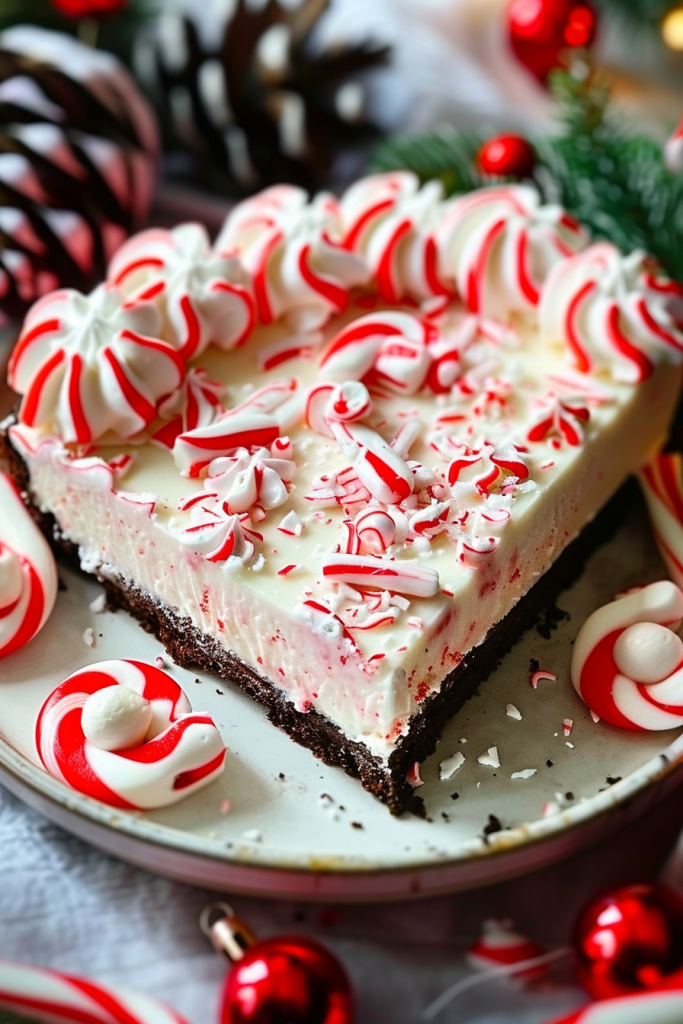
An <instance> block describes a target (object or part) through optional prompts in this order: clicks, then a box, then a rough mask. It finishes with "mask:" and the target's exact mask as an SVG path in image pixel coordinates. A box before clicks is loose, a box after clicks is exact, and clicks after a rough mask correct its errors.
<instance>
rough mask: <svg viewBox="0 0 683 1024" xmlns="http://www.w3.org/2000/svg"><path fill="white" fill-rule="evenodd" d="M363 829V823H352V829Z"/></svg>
mask: <svg viewBox="0 0 683 1024" xmlns="http://www.w3.org/2000/svg"><path fill="white" fill-rule="evenodd" d="M362 827H363V826H362V825H361V823H360V822H359V821H352V822H351V828H362Z"/></svg>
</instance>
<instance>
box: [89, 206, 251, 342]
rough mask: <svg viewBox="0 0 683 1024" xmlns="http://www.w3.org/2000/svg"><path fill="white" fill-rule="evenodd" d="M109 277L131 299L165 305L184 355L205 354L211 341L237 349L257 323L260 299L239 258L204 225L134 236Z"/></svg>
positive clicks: (165, 318) (165, 310)
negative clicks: (221, 249) (223, 252)
mask: <svg viewBox="0 0 683 1024" xmlns="http://www.w3.org/2000/svg"><path fill="white" fill-rule="evenodd" d="M108 280H109V282H110V283H111V284H112V285H113V287H115V288H119V289H121V291H122V292H123V293H124V294H125V295H126V296H127V298H128V301H129V303H132V304H134V303H136V302H138V301H145V302H147V301H154V302H155V303H157V304H158V305H159V308H160V309H161V310H162V312H163V315H164V320H165V322H166V323H167V324H168V326H169V328H170V331H169V335H170V337H172V339H173V344H174V345H175V347H176V348H177V349H178V350H179V352H180V354H181V355H182V357H183V359H193V358H194V357H195V356H199V355H201V353H202V352H203V351H204V350H205V349H206V348H207V346H208V345H209V344H210V343H211V342H213V343H214V344H215V345H218V347H219V348H222V349H225V350H229V349H233V348H236V347H237V346H239V345H242V344H244V342H245V341H246V340H247V338H248V337H249V335H250V333H251V330H252V328H253V326H254V303H253V300H252V297H251V294H250V292H249V289H248V287H246V284H247V278H246V275H245V273H244V271H243V270H242V268H241V266H240V263H239V261H238V260H237V259H236V258H235V257H227V256H218V255H217V254H216V253H215V252H213V251H212V249H211V243H210V241H209V236H208V233H207V231H206V228H205V227H203V225H201V224H180V225H179V226H178V227H176V228H174V229H173V230H172V231H164V230H163V229H161V228H150V229H149V230H148V231H143V232H141V233H140V234H139V235H135V236H133V237H132V238H129V239H128V241H127V242H124V244H123V245H122V246H121V248H120V249H119V250H118V252H117V253H116V255H115V256H114V258H113V260H112V261H111V264H110V266H109V272H108Z"/></svg>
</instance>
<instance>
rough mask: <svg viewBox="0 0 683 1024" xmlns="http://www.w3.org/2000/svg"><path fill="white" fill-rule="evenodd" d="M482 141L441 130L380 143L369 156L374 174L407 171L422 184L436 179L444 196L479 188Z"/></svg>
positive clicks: (469, 133) (456, 131)
mask: <svg viewBox="0 0 683 1024" xmlns="http://www.w3.org/2000/svg"><path fill="white" fill-rule="evenodd" d="M481 141H482V140H481V138H480V136H478V135H477V134H476V133H475V132H464V131H458V130H457V129H455V128H450V127H443V128H439V129H436V130H435V131H434V132H426V133H424V134H422V135H412V136H403V137H401V136H399V137H397V138H394V139H386V140H384V141H382V142H381V143H380V144H379V145H378V146H377V148H376V149H375V152H374V154H373V157H372V161H371V170H373V171H376V172H383V171H393V170H399V169H403V168H405V169H408V170H411V171H413V172H414V173H415V174H417V176H418V177H419V178H420V180H421V181H427V180H429V179H431V178H439V179H440V180H441V182H442V183H443V186H444V190H445V192H446V195H453V194H454V193H457V192H469V191H470V190H471V189H473V188H479V186H480V185H481V184H482V176H481V174H480V173H479V171H478V170H477V168H476V154H477V151H478V150H479V147H480V146H481Z"/></svg>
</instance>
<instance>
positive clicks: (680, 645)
mask: <svg viewBox="0 0 683 1024" xmlns="http://www.w3.org/2000/svg"><path fill="white" fill-rule="evenodd" d="M614 660H615V662H616V665H617V668H618V669H619V671H620V672H621V673H623V675H625V676H628V678H629V679H633V681H634V682H636V683H660V682H661V681H662V680H663V679H666V678H667V676H670V675H671V673H672V672H673V671H674V669H675V668H677V667H678V665H680V663H681V662H682V661H683V641H681V638H680V637H678V636H676V634H675V633H673V632H672V631H671V630H670V629H668V628H667V627H666V626H660V625H658V624H657V623H656V622H636V623H635V625H633V626H629V627H628V629H625V630H624V632H623V633H622V634H621V636H620V637H619V639H618V640H617V642H616V643H615V645H614Z"/></svg>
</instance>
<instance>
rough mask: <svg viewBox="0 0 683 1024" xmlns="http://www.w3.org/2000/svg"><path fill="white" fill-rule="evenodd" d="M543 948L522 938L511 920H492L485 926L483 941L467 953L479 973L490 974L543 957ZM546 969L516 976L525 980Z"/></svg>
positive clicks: (485, 922)
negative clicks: (493, 968) (498, 967)
mask: <svg viewBox="0 0 683 1024" xmlns="http://www.w3.org/2000/svg"><path fill="white" fill-rule="evenodd" d="M542 952H543V950H542V948H541V947H540V946H539V945H537V944H536V943H535V942H531V941H530V940H529V939H526V938H524V936H523V935H519V934H518V933H517V932H516V931H515V930H514V928H513V926H512V922H511V921H498V920H496V919H494V918H491V919H490V920H488V921H484V923H483V925H482V934H481V938H480V939H479V940H478V941H477V942H475V943H474V945H473V946H471V947H470V948H469V950H468V952H467V962H468V964H469V965H470V967H473V968H474V969H475V970H476V971H488V970H490V969H491V967H497V966H501V965H503V964H518V963H522V962H523V961H525V960H533V959H535V958H536V957H537V956H540V955H541V953H542ZM543 972H544V969H543V968H536V970H534V969H533V968H532V969H531V970H530V971H522V972H520V973H519V974H518V975H516V977H518V978H524V977H530V976H534V975H538V974H539V973H541V974H542V973H543Z"/></svg>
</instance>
